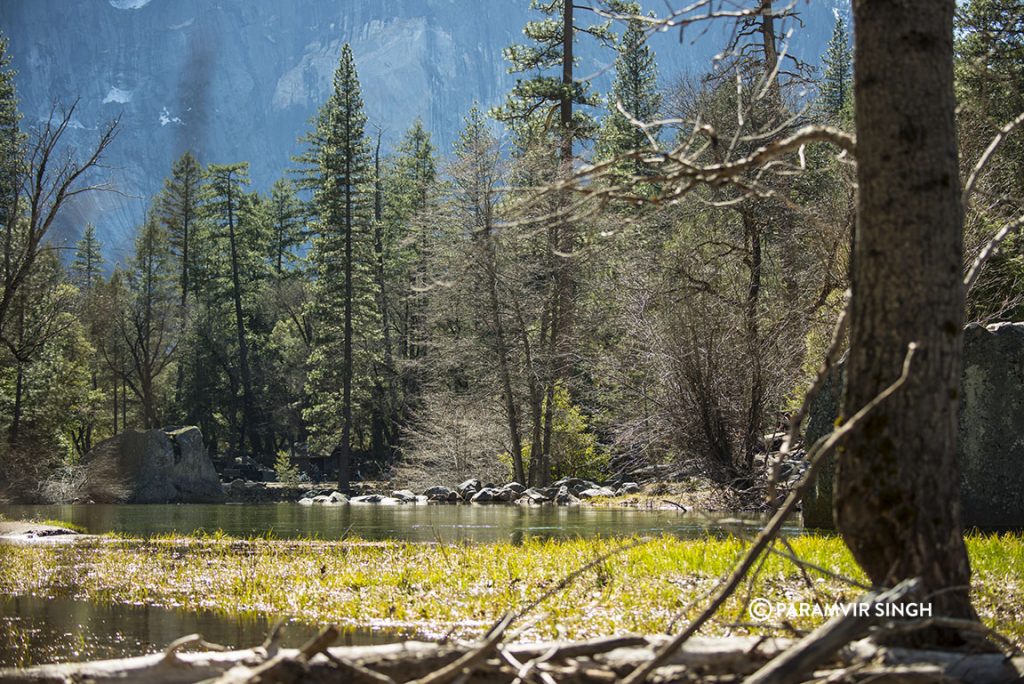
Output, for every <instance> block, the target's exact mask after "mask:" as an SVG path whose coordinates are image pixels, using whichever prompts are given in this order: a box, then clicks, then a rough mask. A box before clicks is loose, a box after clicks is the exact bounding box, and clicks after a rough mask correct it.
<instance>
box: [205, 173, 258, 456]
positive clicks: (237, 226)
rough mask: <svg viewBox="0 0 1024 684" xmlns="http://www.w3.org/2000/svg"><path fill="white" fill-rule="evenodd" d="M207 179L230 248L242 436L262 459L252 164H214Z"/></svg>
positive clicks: (212, 211) (213, 213)
mask: <svg viewBox="0 0 1024 684" xmlns="http://www.w3.org/2000/svg"><path fill="white" fill-rule="evenodd" d="M206 178H207V183H206V186H205V188H204V192H205V194H206V202H205V204H204V209H205V211H206V212H207V215H208V216H209V218H210V220H211V223H212V224H213V226H214V227H215V236H216V237H218V238H219V239H220V240H221V241H226V247H227V259H228V263H227V276H228V282H230V287H229V292H228V294H229V296H230V298H231V302H232V305H233V311H232V314H233V319H234V328H235V341H236V343H237V345H238V372H239V377H240V380H241V390H242V425H241V427H240V434H241V435H242V436H244V437H245V438H248V440H249V445H250V447H251V449H252V453H253V454H256V455H260V454H263V453H264V452H265V449H264V444H263V439H262V437H263V435H262V427H263V426H262V422H261V421H260V419H259V416H258V415H257V399H256V396H255V385H254V382H253V377H252V376H253V374H252V365H251V363H250V357H249V338H248V329H249V325H248V320H249V316H248V312H247V311H246V308H247V307H246V306H245V302H244V300H245V299H246V293H247V291H248V288H249V285H250V284H251V281H252V280H253V278H251V277H249V276H250V273H249V271H250V269H246V267H245V263H246V262H247V261H249V257H250V256H251V255H252V254H253V253H256V254H260V253H261V250H260V249H259V247H260V245H259V244H258V240H253V239H251V236H250V235H247V234H246V233H248V232H250V231H247V230H246V228H250V229H251V228H253V227H254V226H253V225H252V222H246V221H245V220H244V218H245V215H246V211H247V209H249V208H250V206H249V203H250V202H251V201H252V200H251V198H249V197H248V196H247V195H246V193H245V191H244V189H243V188H244V186H246V185H248V184H249V164H248V162H242V163H238V164H227V165H220V164H211V165H210V166H209V167H208V168H207V170H206ZM254 232H258V231H254Z"/></svg>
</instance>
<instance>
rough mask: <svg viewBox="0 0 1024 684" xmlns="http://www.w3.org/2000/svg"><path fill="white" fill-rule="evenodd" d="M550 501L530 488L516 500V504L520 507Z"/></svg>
mask: <svg viewBox="0 0 1024 684" xmlns="http://www.w3.org/2000/svg"><path fill="white" fill-rule="evenodd" d="M550 501H551V497H550V496H548V495H547V494H545V493H544V492H542V491H540V490H539V489H535V488H533V487H530V488H529V489H527V490H526V491H524V492H523V495H522V496H520V497H519V498H518V499H516V503H517V504H519V505H520V506H524V505H531V504H543V503H549V502H550Z"/></svg>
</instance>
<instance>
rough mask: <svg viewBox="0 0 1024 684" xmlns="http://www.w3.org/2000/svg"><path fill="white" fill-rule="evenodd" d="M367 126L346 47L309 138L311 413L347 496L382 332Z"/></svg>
mask: <svg viewBox="0 0 1024 684" xmlns="http://www.w3.org/2000/svg"><path fill="white" fill-rule="evenodd" d="M365 124H366V115H365V114H364V113H363V100H362V96H361V94H360V88H359V77H358V75H357V73H356V65H355V60H354V59H353V56H352V49H351V48H350V47H349V46H348V44H346V45H345V46H344V47H343V48H342V52H341V59H340V62H339V64H338V68H337V70H336V71H335V72H334V81H333V91H332V93H331V96H330V98H329V99H328V101H327V103H326V104H325V105H324V106H323V108H321V110H320V114H319V117H318V121H317V131H316V132H315V133H314V134H313V135H312V136H310V140H311V142H312V143H313V145H314V146H315V148H314V149H313V150H311V154H310V158H311V159H315V160H316V168H315V169H314V170H313V177H314V179H315V188H314V196H313V203H314V207H315V210H316V213H317V223H318V225H317V230H318V235H317V237H316V238H315V239H314V241H313V250H312V254H311V261H312V263H313V265H314V267H315V269H316V281H315V284H314V297H313V301H314V303H313V315H314V318H315V332H314V339H313V345H312V351H311V353H310V357H309V366H310V373H309V377H308V383H307V385H308V391H309V394H310V406H309V408H308V409H307V410H306V411H305V414H304V415H305V418H306V421H307V423H308V425H309V430H310V433H311V434H312V436H313V437H314V440H315V442H316V443H317V445H318V446H319V447H321V448H330V449H331V453H332V455H333V456H335V457H336V458H337V463H338V487H339V489H342V490H347V489H348V487H349V479H350V476H351V473H350V469H351V460H352V451H353V448H352V444H353V438H354V435H353V432H354V429H355V425H354V413H353V405H354V403H356V402H366V401H367V394H368V391H369V384H370V383H369V379H368V377H367V375H368V373H367V369H368V368H370V367H371V363H372V358H373V355H374V353H375V350H376V337H377V331H378V330H379V325H378V322H377V320H376V315H377V311H376V308H375V306H374V292H375V288H374V283H373V268H372V264H373V254H374V250H373V229H372V219H373V210H374V188H373V171H372V167H371V163H370V150H369V142H368V140H367V139H366V136H365V133H364V127H365Z"/></svg>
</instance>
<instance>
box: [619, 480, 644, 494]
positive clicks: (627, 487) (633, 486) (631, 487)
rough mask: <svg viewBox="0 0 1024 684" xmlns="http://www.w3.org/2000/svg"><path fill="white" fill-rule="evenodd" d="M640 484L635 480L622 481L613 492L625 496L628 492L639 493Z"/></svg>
mask: <svg viewBox="0 0 1024 684" xmlns="http://www.w3.org/2000/svg"><path fill="white" fill-rule="evenodd" d="M639 493H640V485H639V484H637V483H636V482H623V483H622V486H621V487H619V488H618V490H617V491H616V492H615V494H616V495H617V496H626V495H628V494H639Z"/></svg>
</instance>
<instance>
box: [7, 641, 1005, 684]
mask: <svg viewBox="0 0 1024 684" xmlns="http://www.w3.org/2000/svg"><path fill="white" fill-rule="evenodd" d="M318 639H319V641H317V639H314V640H313V641H311V642H310V644H307V645H306V646H304V647H302V648H301V649H276V648H269V649H268V647H267V646H266V645H264V646H258V647H256V648H250V649H241V650H231V651H218V650H203V651H193V652H184V651H182V650H181V649H182V648H183V646H182V645H181V643H180V642H182V641H184V640H181V639H179V640H178V641H177V642H175V644H174V645H172V647H170V648H168V650H167V651H165V652H164V653H154V654H151V655H146V656H138V657H133V658H122V659H117V660H104V661H95V662H86V663H63V664H57V665H39V666H36V667H31V668H26V669H21V670H17V669H2V670H0V682H16V683H26V684H28V683H32V684H39V683H41V682H46V683H50V682H61V683H64V682H80V681H90V682H97V683H98V684H99V683H103V682H111V683H112V682H118V683H119V684H135V683H138V684H143V683H145V684H193V683H195V682H201V681H205V680H213V681H216V680H219V681H221V682H225V683H226V682H233V683H239V682H247V683H256V682H259V683H261V684H269V683H270V682H274V683H277V684H287V683H293V682H294V683H298V682H328V681H332V682H339V681H344V682H368V683H377V684H383V683H385V682H389V681H391V682H403V683H405V682H411V681H414V680H417V679H423V678H426V677H430V676H431V675H433V674H434V673H437V672H440V671H443V670H444V669H445V668H446V667H447V668H449V670H448V672H455V671H456V670H457V671H458V672H457V673H458V674H459V679H458V680H459V681H467V682H512V681H513V680H515V679H516V677H517V676H519V675H520V674H521V673H523V672H527V673H532V674H536V675H538V676H536V677H532V676H530V678H529V679H527V678H524V680H526V681H556V682H614V681H619V680H621V678H622V676H624V675H625V674H626V673H628V672H630V671H632V670H633V669H635V668H636V667H637V666H638V665H639V664H641V663H644V662H648V661H649V660H650V659H651V658H652V657H653V656H654V653H655V652H656V651H657V649H658V648H659V647H661V646H663V645H664V644H665V642H666V641H667V637H664V636H651V637H641V636H620V637H610V638H602V639H592V640H589V641H581V642H542V643H524V644H506V645H503V646H496V645H495V644H489V643H488V642H487V641H484V642H481V643H479V644H470V645H457V644H437V643H426V642H419V641H406V642H403V643H398V644H386V645H378V646H349V647H329V648H325V647H324V646H325V644H326V643H328V641H327V637H323V636H321V637H318ZM795 643H796V642H794V641H793V640H790V639H776V638H764V637H752V636H737V637H722V638H714V637H693V638H692V639H690V640H689V641H688V642H687V643H686V644H684V646H683V648H681V649H680V650H678V651H676V652H675V653H673V654H672V656H671V657H670V658H669V659H667V660H666V661H665V662H664V663H662V664H661V665H660V666H659V668H658V669H657V670H656V671H655V673H654V674H656V676H657V677H658V679H659V681H664V682H690V683H692V682H694V681H695V680H699V679H715V680H720V681H742V680H744V679H745V678H748V677H749V676H750V675H752V674H753V673H755V672H757V671H758V670H761V669H763V668H765V665H766V664H768V663H771V662H773V661H774V662H779V663H780V665H782V664H785V663H786V662H787V658H786V655H785V654H786V653H787V652H788V651H789V649H792V648H793V646H794V644H795ZM186 645H193V646H195V645H199V646H204V647H205V646H207V645H205V644H201V643H199V642H197V641H196V640H195V639H193V640H191V641H190V642H189V644H186ZM484 646H486V649H484V650H485V651H486V655H480V653H481V650H482V647H484ZM474 657H475V658H476V660H474V661H473V662H472V663H471V666H472V671H471V672H469V673H467V672H466V670H464V669H462V668H461V667H458V666H455V667H453V665H454V664H455V663H456V662H457V661H459V660H460V659H463V662H468V661H469V660H470V659H472V658H474ZM815 660H817V659H815ZM788 662H790V663H792V660H791V659H790V660H788ZM806 662H807V661H802V662H801V668H800V669H801V670H803V671H802V672H801V674H799V675H794V676H793V678H792V679H791V680H790V681H794V682H795V681H811V680H814V679H821V678H823V677H824V678H828V677H834V678H836V679H838V678H842V679H843V680H844V681H868V680H870V681H874V680H876V679H879V678H883V679H886V681H905V682H931V681H946V682H949V681H960V682H969V683H971V684H1004V683H1009V682H1017V681H1022V678H1024V657H1016V658H1008V657H1006V656H1003V655H1000V654H994V653H979V654H964V653H951V652H943V651H917V650H910V649H896V648H886V647H880V646H877V645H875V644H874V643H872V642H870V640H868V639H864V640H861V641H858V642H855V643H853V644H850V645H849V647H848V648H844V649H842V650H840V651H837V652H834V653H833V654H832V656H831V657H830V658H828V662H821V663H817V662H816V664H815V665H814V666H813V667H814V668H815V669H814V670H813V671H811V670H804V668H803V665H804V664H805V663H806ZM511 663H516V666H513V665H512V664H511Z"/></svg>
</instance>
